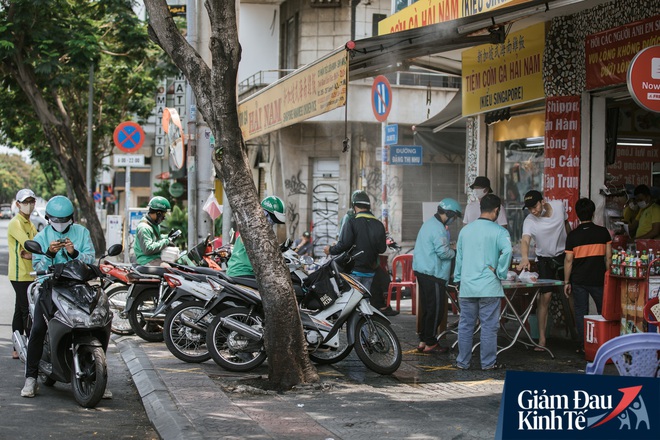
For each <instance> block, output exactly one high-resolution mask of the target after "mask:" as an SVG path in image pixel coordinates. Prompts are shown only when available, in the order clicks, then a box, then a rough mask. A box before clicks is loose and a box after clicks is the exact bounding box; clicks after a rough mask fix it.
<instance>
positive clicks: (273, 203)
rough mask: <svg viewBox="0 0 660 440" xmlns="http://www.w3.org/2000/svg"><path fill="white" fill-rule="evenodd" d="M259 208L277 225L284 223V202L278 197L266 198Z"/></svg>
mask: <svg viewBox="0 0 660 440" xmlns="http://www.w3.org/2000/svg"><path fill="white" fill-rule="evenodd" d="M261 207H262V208H263V209H264V210H265V211H266V212H267V213H268V215H269V216H270V218H271V220H273V222H275V223H279V224H283V223H285V222H286V215H285V214H284V202H283V201H282V199H280V198H279V197H277V196H268V197H266V198H265V199H263V200H262V201H261Z"/></svg>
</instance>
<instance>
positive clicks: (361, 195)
mask: <svg viewBox="0 0 660 440" xmlns="http://www.w3.org/2000/svg"><path fill="white" fill-rule="evenodd" d="M351 205H353V206H354V205H359V206H360V207H362V208H371V200H370V199H369V194H367V193H366V191H363V190H361V189H358V190H356V191H353V194H352V195H351Z"/></svg>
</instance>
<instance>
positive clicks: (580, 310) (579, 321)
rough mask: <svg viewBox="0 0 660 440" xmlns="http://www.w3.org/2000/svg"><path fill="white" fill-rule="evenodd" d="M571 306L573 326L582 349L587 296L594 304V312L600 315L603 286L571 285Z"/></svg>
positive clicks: (587, 305)
mask: <svg viewBox="0 0 660 440" xmlns="http://www.w3.org/2000/svg"><path fill="white" fill-rule="evenodd" d="M571 291H572V292H573V306H574V308H575V325H576V327H577V334H578V343H579V344H580V347H584V315H586V314H587V313H589V295H591V297H592V298H593V299H594V302H595V303H596V310H597V311H598V314H599V315H600V314H601V311H602V309H603V286H583V285H579V284H572V285H571Z"/></svg>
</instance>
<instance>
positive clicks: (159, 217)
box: [155, 211, 165, 225]
mask: <svg viewBox="0 0 660 440" xmlns="http://www.w3.org/2000/svg"><path fill="white" fill-rule="evenodd" d="M163 220H165V214H164V213H162V212H160V211H159V212H157V213H156V220H155V223H156V224H157V225H159V224H161V223H163Z"/></svg>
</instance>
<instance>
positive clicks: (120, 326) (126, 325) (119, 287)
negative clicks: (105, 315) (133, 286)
mask: <svg viewBox="0 0 660 440" xmlns="http://www.w3.org/2000/svg"><path fill="white" fill-rule="evenodd" d="M105 293H106V295H108V304H109V305H110V310H112V313H113V315H114V316H113V317H112V327H110V330H111V331H112V333H114V334H116V335H121V336H127V335H132V334H133V333H135V332H134V331H133V328H132V327H131V323H130V322H129V321H128V319H126V318H121V317H120V316H119V314H120V313H122V312H123V311H124V308H126V300H127V299H128V286H125V285H123V284H115V285H112V286H110V287H109V288H108V289H106V291H105Z"/></svg>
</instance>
